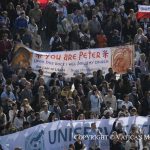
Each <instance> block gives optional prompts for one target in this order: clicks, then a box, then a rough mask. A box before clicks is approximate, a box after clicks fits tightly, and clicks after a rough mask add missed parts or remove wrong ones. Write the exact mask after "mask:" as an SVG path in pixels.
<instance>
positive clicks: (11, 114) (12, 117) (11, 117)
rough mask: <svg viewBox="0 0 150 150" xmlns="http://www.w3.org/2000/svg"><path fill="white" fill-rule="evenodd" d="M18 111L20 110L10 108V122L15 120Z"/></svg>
mask: <svg viewBox="0 0 150 150" xmlns="http://www.w3.org/2000/svg"><path fill="white" fill-rule="evenodd" d="M17 113H18V110H16V111H15V112H14V110H9V121H10V122H13V119H14V117H15V114H17Z"/></svg>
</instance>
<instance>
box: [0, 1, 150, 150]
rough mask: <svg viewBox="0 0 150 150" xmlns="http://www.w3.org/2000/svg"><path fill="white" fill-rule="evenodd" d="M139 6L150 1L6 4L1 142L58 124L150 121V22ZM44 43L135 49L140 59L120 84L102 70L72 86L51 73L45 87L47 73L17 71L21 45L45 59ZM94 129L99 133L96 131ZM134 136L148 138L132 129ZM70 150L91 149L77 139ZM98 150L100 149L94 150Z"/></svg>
mask: <svg viewBox="0 0 150 150" xmlns="http://www.w3.org/2000/svg"><path fill="white" fill-rule="evenodd" d="M138 4H143V5H149V4H150V1H149V0H81V1H78V0H70V1H69V0H55V1H50V2H48V3H47V4H46V5H44V6H42V7H41V6H40V5H39V3H38V2H37V1H36V0H3V1H0V10H1V11H0V135H6V134H10V133H14V132H16V131H21V130H23V129H27V128H29V127H33V126H35V125H38V124H42V123H45V122H53V121H56V120H84V119H94V118H99V119H101V118H103V119H109V118H119V117H127V116H138V115H140V116H149V115H150V74H149V71H150V19H148V18H143V19H141V20H137V18H136V12H137V10H138ZM43 33H44V38H43ZM41 37H42V38H41ZM43 39H44V40H45V41H48V45H49V47H48V50H49V51H52V52H53V51H63V50H79V49H86V48H103V47H111V46H119V45H123V44H126V43H132V44H134V46H135V52H136V54H138V55H137V56H136V60H135V65H134V67H133V68H134V69H133V68H128V69H127V72H126V73H124V74H122V75H120V77H119V79H118V77H116V72H114V71H113V69H112V68H109V69H108V73H107V74H106V75H104V74H103V73H102V70H101V66H100V67H99V68H97V71H94V72H93V75H92V77H88V76H86V74H84V73H80V74H78V75H76V76H74V77H72V78H70V80H68V79H66V78H65V76H63V75H62V74H57V73H56V72H53V73H52V74H51V76H50V77H49V80H48V82H46V81H45V78H44V76H43V70H42V69H40V70H39V73H38V74H35V73H34V71H33V68H31V66H28V68H13V67H12V66H11V60H12V57H13V50H14V47H15V46H16V45H17V44H18V43H21V44H24V45H26V46H27V47H30V48H32V49H34V50H37V51H42V47H43V44H42V43H43V42H45V41H43ZM83 106H84V107H83ZM116 122H117V120H116ZM116 122H115V124H114V125H113V131H112V134H113V135H114V136H116V137H118V136H117V135H119V136H120V137H121V136H122V135H123V134H126V133H125V131H124V130H123V128H122V125H121V124H117V125H116ZM91 128H93V130H96V127H95V125H94V124H92V125H91ZM130 134H131V135H134V136H137V135H139V134H142V131H141V130H140V129H139V128H138V127H137V126H136V125H133V127H132V128H131V131H130ZM149 142H150V141H140V144H139V141H138V139H136V138H135V139H132V140H127V141H124V140H121V138H119V139H117V138H116V139H114V140H112V141H111V142H110V147H111V150H131V149H132V150H139V149H141V147H143V149H144V150H149V149H150V143H149ZM141 145H142V146H141ZM68 148H69V150H81V149H84V148H85V145H84V144H83V142H82V141H81V139H80V138H77V141H76V142H75V144H71V145H70V146H68ZM95 149H97V150H98V149H99V147H97V145H96V144H95V145H93V144H92V146H91V150H95Z"/></svg>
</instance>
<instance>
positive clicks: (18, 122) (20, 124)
mask: <svg viewBox="0 0 150 150" xmlns="http://www.w3.org/2000/svg"><path fill="white" fill-rule="evenodd" d="M24 121H26V119H25V117H24V118H18V117H15V119H14V126H15V127H16V128H17V129H20V128H23V122H24Z"/></svg>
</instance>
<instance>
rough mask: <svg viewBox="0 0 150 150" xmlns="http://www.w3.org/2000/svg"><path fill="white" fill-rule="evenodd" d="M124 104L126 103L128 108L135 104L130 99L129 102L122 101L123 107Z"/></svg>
mask: <svg viewBox="0 0 150 150" xmlns="http://www.w3.org/2000/svg"><path fill="white" fill-rule="evenodd" d="M123 105H125V106H126V108H127V109H129V107H133V104H132V102H130V101H127V102H125V101H122V103H121V107H122V106H123Z"/></svg>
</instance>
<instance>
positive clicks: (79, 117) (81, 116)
mask: <svg viewBox="0 0 150 150" xmlns="http://www.w3.org/2000/svg"><path fill="white" fill-rule="evenodd" d="M84 119H85V115H84V114H80V115H79V116H78V118H77V120H84Z"/></svg>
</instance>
